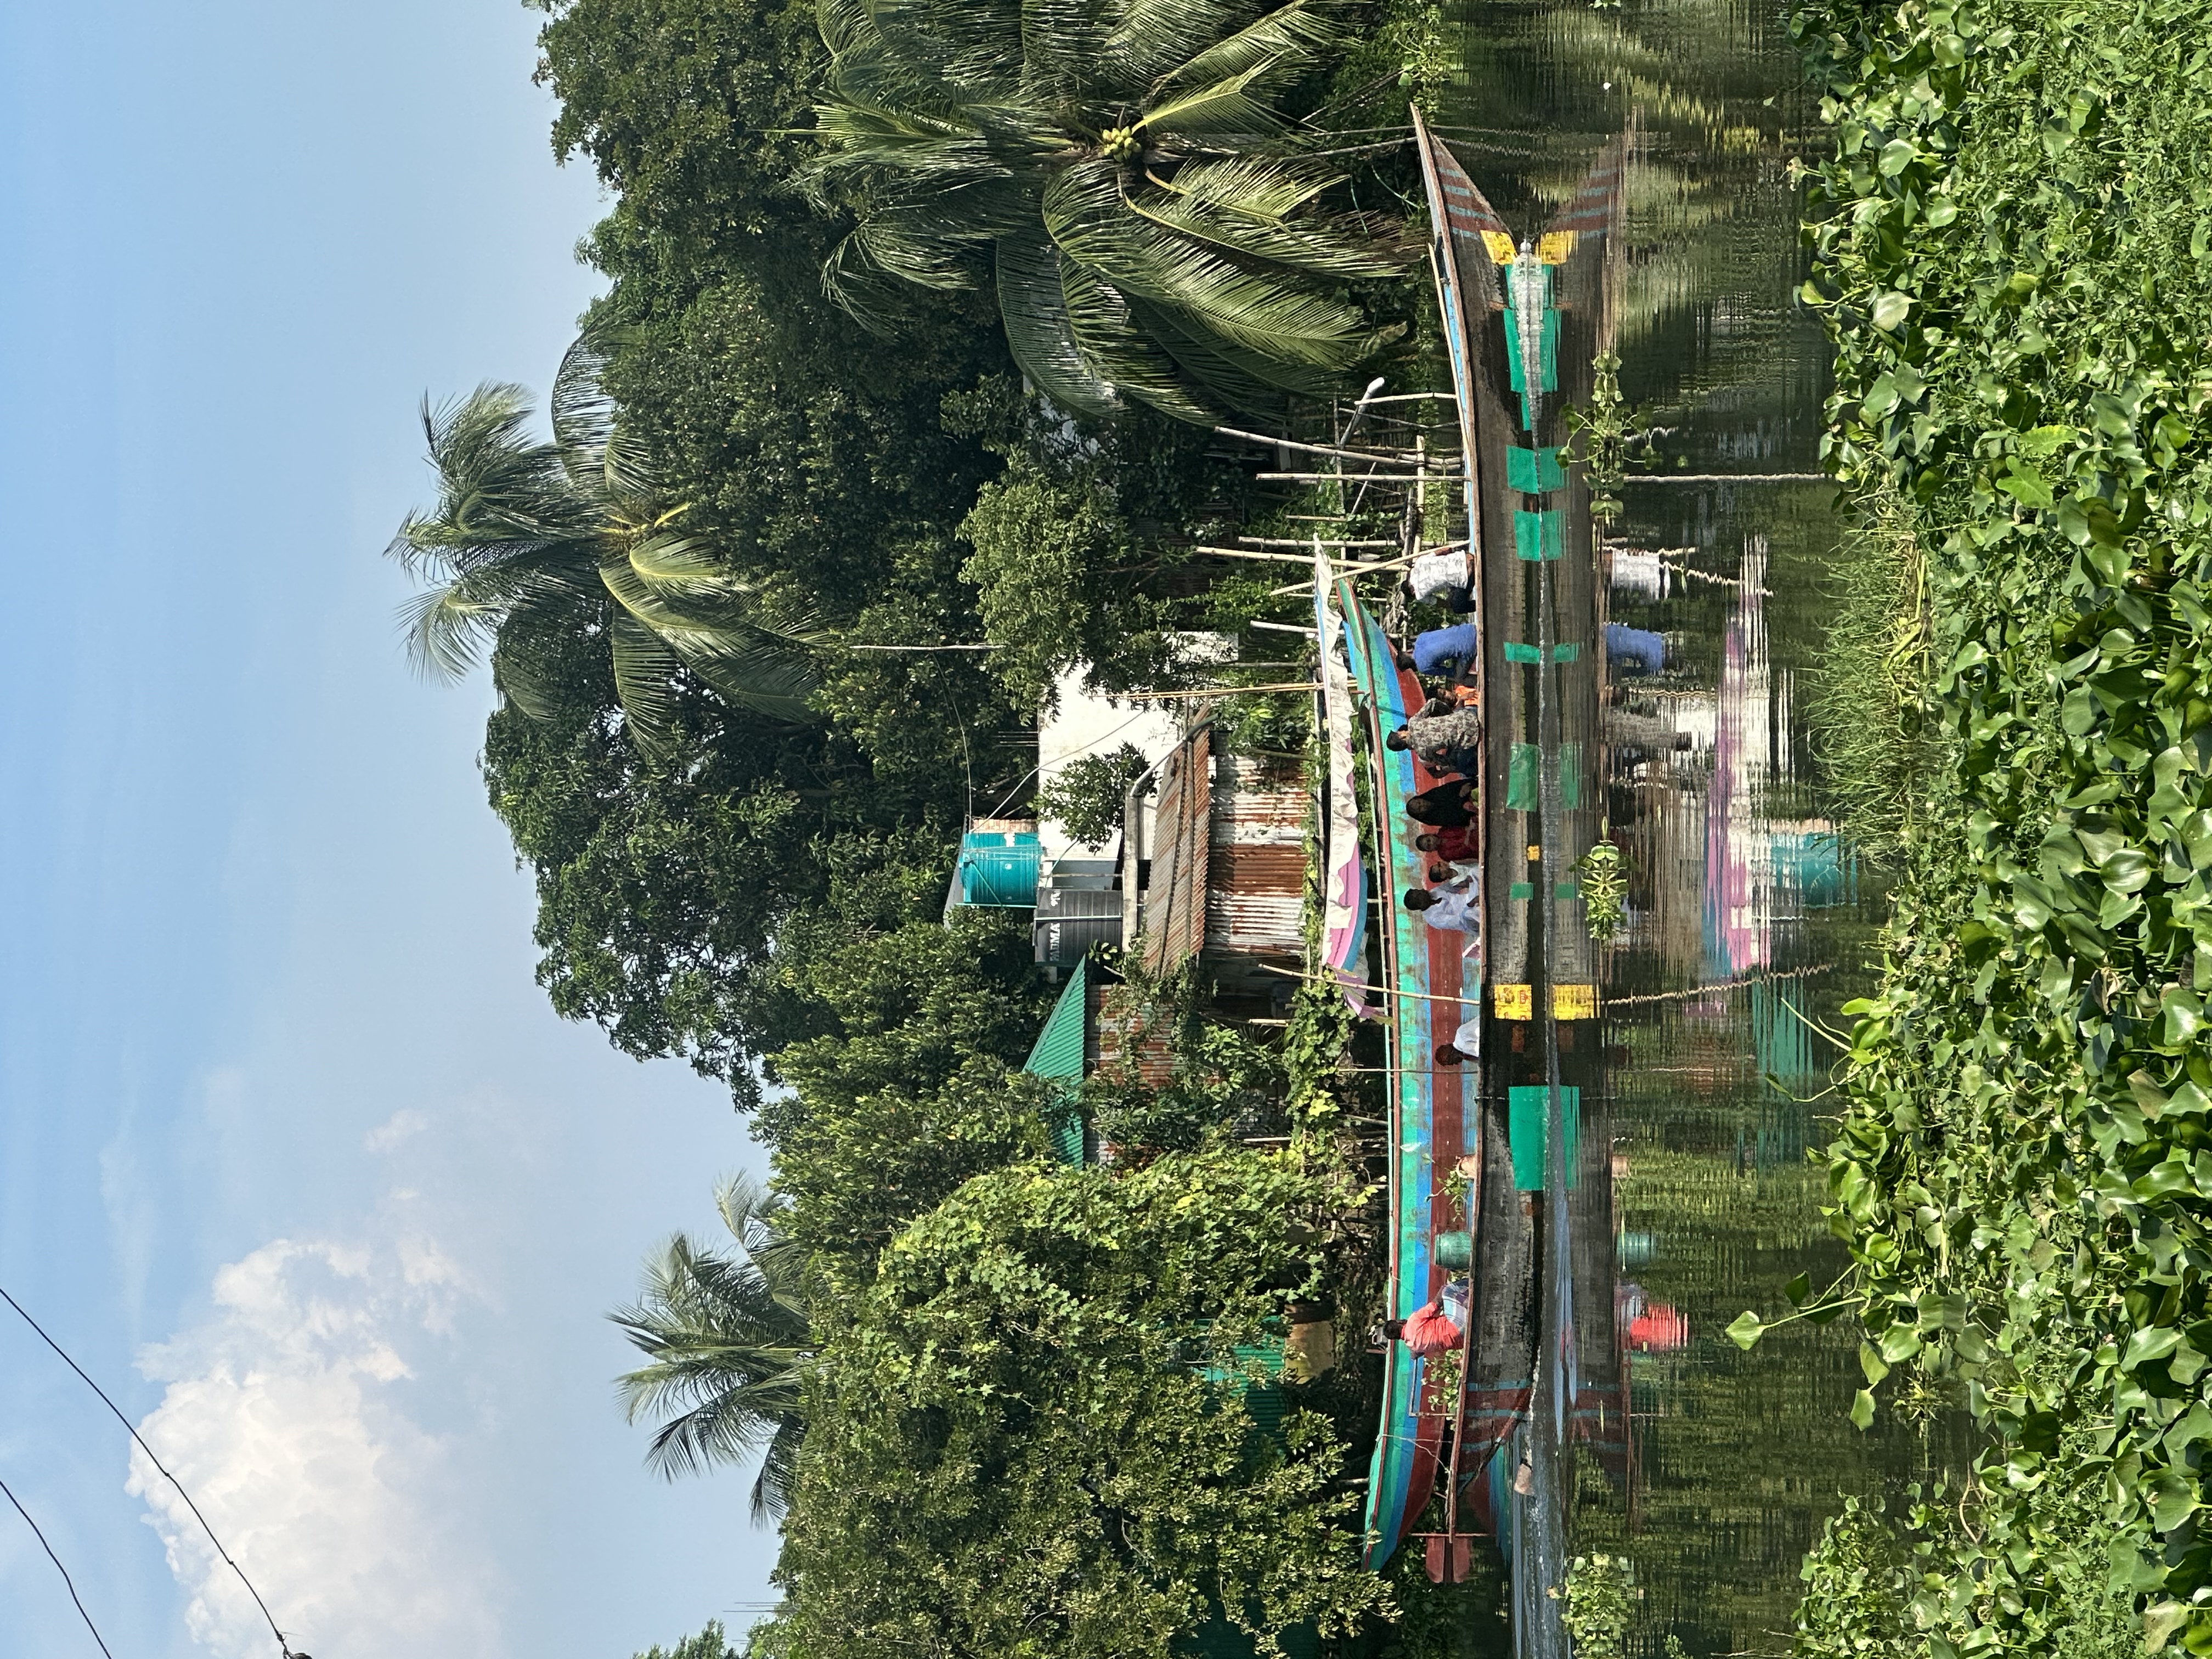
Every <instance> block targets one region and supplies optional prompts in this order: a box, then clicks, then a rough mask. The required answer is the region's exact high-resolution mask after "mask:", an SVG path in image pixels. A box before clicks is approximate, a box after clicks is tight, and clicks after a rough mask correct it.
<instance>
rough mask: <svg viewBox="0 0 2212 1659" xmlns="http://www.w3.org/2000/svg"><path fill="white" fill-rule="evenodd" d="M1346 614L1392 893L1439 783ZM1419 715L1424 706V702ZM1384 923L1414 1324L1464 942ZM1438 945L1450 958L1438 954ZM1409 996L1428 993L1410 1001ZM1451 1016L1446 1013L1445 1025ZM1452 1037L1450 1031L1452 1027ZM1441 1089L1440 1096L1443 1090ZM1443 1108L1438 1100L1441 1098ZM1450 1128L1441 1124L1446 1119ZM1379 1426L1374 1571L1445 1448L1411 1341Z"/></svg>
mask: <svg viewBox="0 0 2212 1659" xmlns="http://www.w3.org/2000/svg"><path fill="white" fill-rule="evenodd" d="M1337 593H1338V599H1339V603H1340V605H1341V606H1342V608H1343V613H1344V618H1345V636H1346V643H1347V644H1348V645H1349V646H1350V647H1351V654H1352V678H1353V679H1354V680H1355V681H1356V682H1357V683H1358V687H1359V690H1360V692H1361V697H1360V702H1361V707H1362V713H1363V714H1364V719H1365V722H1366V728H1367V730H1366V737H1367V745H1366V746H1367V751H1368V754H1369V756H1370V758H1371V760H1372V762H1373V763H1374V777H1375V785H1376V787H1375V788H1374V790H1373V792H1372V795H1371V804H1372V811H1373V823H1372V834H1373V846H1374V851H1375V864H1376V878H1377V880H1378V882H1379V883H1380V884H1381V886H1382V889H1383V892H1384V893H1385V894H1387V895H1395V893H1396V892H1397V890H1398V889H1399V886H1400V884H1401V883H1411V882H1413V881H1416V880H1418V879H1419V872H1421V871H1422V870H1423V869H1424V868H1425V855H1424V854H1422V852H1421V851H1420V849H1419V848H1417V847H1415V846H1414V845H1413V835H1414V832H1415V830H1416V829H1418V828H1419V826H1418V825H1417V824H1415V823H1414V822H1413V819H1412V818H1410V817H1408V816H1407V812H1406V803H1407V799H1410V798H1411V797H1412V796H1413V795H1414V794H1416V793H1419V791H1420V790H1421V789H1423V788H1425V787H1428V786H1429V785H1430V784H1431V783H1433V782H1435V781H1437V780H1436V779H1434V778H1433V777H1432V776H1431V775H1429V774H1428V773H1427V769H1425V768H1424V767H1421V766H1420V765H1419V764H1418V763H1416V762H1415V761H1414V759H1413V757H1412V756H1411V755H1410V754H1407V753H1403V752H1399V751H1394V750H1390V749H1389V748H1386V747H1385V746H1384V744H1383V738H1384V737H1385V736H1386V735H1387V734H1388V733H1389V732H1393V731H1395V729H1396V728H1397V727H1398V726H1402V725H1403V724H1404V723H1405V720H1406V717H1407V714H1409V713H1411V712H1412V710H1411V709H1410V708H1408V698H1409V697H1411V698H1416V699H1418V698H1419V695H1420V688H1419V682H1418V681H1416V680H1415V679H1414V678H1413V676H1412V675H1411V674H1408V673H1406V672H1404V671H1401V669H1399V667H1398V666H1397V664H1396V660H1395V659H1396V651H1395V647H1393V646H1392V644H1391V642H1390V640H1389V635H1386V634H1384V632H1383V629H1382V626H1381V624H1380V623H1377V622H1376V620H1375V618H1374V617H1373V616H1372V615H1371V614H1370V613H1369V611H1368V610H1367V608H1366V607H1365V606H1364V605H1361V604H1360V602H1359V599H1358V595H1357V594H1356V593H1354V592H1353V591H1352V584H1351V583H1350V582H1348V581H1346V582H1340V583H1339V584H1338V588H1337ZM1414 706H1416V707H1418V703H1416V704H1415V705H1414ZM1388 910H1389V922H1388V925H1387V926H1384V927H1382V928H1381V929H1380V932H1381V935H1382V939H1381V943H1382V947H1383V985H1384V987H1386V990H1387V992H1388V993H1389V994H1386V997H1385V1003H1386V1006H1385V1007H1384V1008H1383V1011H1382V1013H1383V1038H1384V1052H1385V1065H1386V1067H1387V1079H1386V1083H1387V1087H1388V1089H1389V1125H1390V1154H1389V1213H1390V1232H1389V1281H1388V1285H1387V1287H1386V1291H1385V1297H1384V1300H1385V1306H1386V1310H1387V1314H1388V1316H1389V1318H1392V1319H1395V1320H1404V1319H1409V1318H1411V1317H1412V1316H1413V1315H1414V1314H1416V1313H1418V1312H1419V1311H1420V1310H1421V1309H1422V1308H1423V1307H1425V1306H1426V1305H1427V1304H1428V1303H1429V1302H1430V1300H1431V1298H1432V1297H1434V1295H1435V1294H1436V1289H1437V1286H1436V1284H1435V1280H1436V1278H1437V1267H1436V1261H1435V1251H1434V1249H1433V1246H1432V1235H1433V1232H1434V1231H1435V1226H1434V1218H1435V1210H1436V1207H1437V1188H1438V1186H1439V1184H1440V1181H1446V1180H1449V1178H1450V1177H1449V1170H1450V1161H1451V1158H1450V1157H1448V1158H1445V1160H1444V1168H1443V1170H1438V1168H1437V1163H1438V1156H1437V1149H1438V1144H1439V1135H1438V1130H1439V1128H1440V1127H1444V1128H1445V1129H1446V1130H1447V1132H1448V1135H1449V1139H1448V1140H1446V1141H1445V1143H1444V1144H1446V1145H1449V1146H1453V1147H1454V1148H1456V1144H1457V1140H1458V1137H1459V1133H1460V1122H1461V1116H1462V1108H1461V1095H1460V1086H1459V1081H1458V1079H1457V1078H1456V1077H1455V1076H1453V1077H1449V1079H1440V1078H1439V1077H1438V1075H1437V1071H1436V1068H1435V1066H1434V1063H1433V1058H1432V1057H1433V1054H1434V1052H1435V1048H1436V1034H1437V1018H1436V1014H1435V1012H1434V1011H1435V1010H1437V1008H1439V1007H1442V1008H1447V1009H1449V1007H1450V1006H1451V1005H1450V1004H1449V1003H1441V1004H1439V1003H1433V1002H1431V1001H1430V1000H1428V998H1429V997H1430V996H1456V995H1457V994H1459V991H1458V983H1459V981H1458V972H1457V969H1458V962H1457V949H1458V947H1457V946H1456V945H1455V944H1454V943H1453V941H1454V940H1455V939H1456V938H1457V937H1458V936H1457V935H1450V934H1437V933H1436V932H1435V931H1434V930H1433V929H1431V928H1430V927H1428V926H1427V925H1426V924H1425V922H1423V921H1421V919H1420V918H1419V916H1418V915H1414V914H1413V912H1411V911H1409V910H1407V908H1405V907H1404V906H1403V905H1401V904H1397V903H1395V902H1394V903H1391V904H1389V906H1388ZM1435 939H1442V940H1443V941H1444V944H1445V946H1446V948H1445V950H1444V951H1441V952H1439V951H1434V950H1432V949H1431V941H1432V940H1435ZM1439 955H1442V956H1444V957H1448V958H1449V961H1450V963H1451V969H1452V971H1451V973H1450V974H1449V976H1448V983H1449V989H1445V988H1442V987H1437V978H1438V975H1437V972H1436V969H1437V966H1438V965H1439V963H1437V957H1438V956H1439ZM1407 992H1413V993H1419V994H1412V995H1408V994H1406V993H1407ZM1447 1018H1449V1016H1447ZM1446 1029H1447V1030H1448V1029H1449V1027H1448V1026H1447V1027H1446ZM1439 1085H1442V1086H1441V1087H1440V1086H1439ZM1447 1092H1448V1094H1449V1098H1448V1099H1447V1100H1439V1098H1438V1097H1439V1095H1440V1094H1442V1093H1447ZM1440 1116H1441V1117H1443V1119H1445V1120H1446V1121H1445V1123H1444V1124H1443V1125H1440V1124H1439V1121H1438V1120H1439V1117H1440ZM1455 1156H1456V1151H1454V1152H1453V1153H1452V1154H1451V1157H1455ZM1427 1370H1428V1366H1427V1364H1426V1362H1425V1360H1423V1359H1422V1358H1420V1357H1419V1356H1418V1355H1416V1354H1413V1353H1412V1352H1409V1351H1408V1350H1407V1348H1406V1346H1404V1344H1402V1343H1399V1342H1389V1343H1386V1344H1385V1345H1384V1350H1383V1409H1382V1421H1381V1423H1380V1424H1379V1425H1378V1427H1377V1431H1376V1439H1375V1453H1374V1456H1373V1459H1372V1461H1371V1462H1370V1465H1369V1469H1368V1482H1367V1516H1366V1531H1367V1535H1368V1549H1367V1565H1369V1566H1370V1567H1371V1568H1376V1569H1379V1568H1381V1567H1382V1566H1383V1564H1384V1563H1385V1562H1387V1561H1388V1560H1389V1559H1390V1557H1391V1556H1392V1555H1393V1554H1394V1553H1396V1550H1397V1547H1398V1545H1399V1542H1400V1541H1401V1539H1402V1538H1403V1537H1404V1536H1405V1534H1406V1533H1407V1529H1408V1528H1411V1527H1412V1526H1413V1523H1414V1522H1415V1521H1417V1520H1418V1518H1419V1514H1420V1511H1421V1510H1422V1508H1423V1507H1424V1506H1425V1504H1427V1502H1428V1500H1429V1497H1430V1495H1431V1492H1434V1490H1435V1488H1436V1481H1437V1462H1438V1460H1437V1453H1438V1451H1439V1449H1440V1448H1441V1446H1442V1443H1443V1431H1444V1425H1445V1417H1444V1414H1443V1413H1440V1412H1438V1411H1437V1410H1435V1409H1433V1408H1432V1402H1431V1400H1430V1398H1429V1395H1430V1390H1429V1388H1428V1382H1429V1379H1428V1376H1427V1375H1426V1373H1427Z"/></svg>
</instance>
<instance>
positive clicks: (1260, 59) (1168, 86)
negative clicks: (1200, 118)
mask: <svg viewBox="0 0 2212 1659" xmlns="http://www.w3.org/2000/svg"><path fill="white" fill-rule="evenodd" d="M1342 39H1343V29H1342V27H1341V26H1340V25H1339V24H1338V23H1336V22H1335V21H1334V20H1332V19H1330V18H1328V17H1325V16H1323V15H1322V11H1321V8H1320V7H1318V6H1316V5H1312V4H1310V3H1308V0H1291V3H1290V4H1289V5H1286V6H1279V7H1277V8H1276V9H1274V10H1273V11H1271V12H1268V13H1267V15H1264V16H1261V17H1257V18H1255V19H1254V20H1253V21H1251V22H1249V23H1247V24H1246V25H1245V26H1244V27H1243V28H1240V29H1238V30H1237V32H1236V33H1234V34H1231V35H1229V36H1227V37H1225V38H1224V39H1222V40H1217V41H1215V42H1214V43H1213V44H1212V45H1211V46H1205V47H1203V48H1201V49H1200V50H1199V51H1196V52H1193V53H1192V54H1191V55H1190V57H1189V58H1186V59H1185V60H1184V61H1183V62H1182V64H1179V65H1177V66H1176V68H1174V69H1172V70H1169V71H1168V72H1167V73H1166V74H1164V75H1163V76H1160V78H1159V79H1158V82H1155V83H1154V88H1153V91H1154V95H1155V96H1156V97H1159V98H1165V97H1167V96H1169V95H1170V94H1172V93H1174V92H1175V91H1176V90H1177V89H1178V88H1184V87H1196V86H1205V85H1207V84H1209V83H1211V82H1219V81H1224V80H1229V79H1231V78H1234V77H1237V76H1244V75H1248V74H1252V73H1254V72H1255V71H1256V72H1257V74H1258V81H1257V82H1255V84H1257V85H1267V86H1272V85H1273V84H1274V83H1275V82H1277V81H1279V80H1281V79H1284V78H1286V77H1287V76H1290V75H1291V74H1293V73H1295V72H1296V71H1297V70H1301V69H1303V68H1304V67H1305V66H1306V65H1307V64H1310V63H1311V62H1313V61H1314V59H1315V58H1317V57H1318V56H1319V55H1320V54H1321V53H1322V52H1325V51H1327V50H1328V48H1329V47H1331V46H1334V45H1336V44H1337V43H1338V42H1339V41H1340V40H1342Z"/></svg>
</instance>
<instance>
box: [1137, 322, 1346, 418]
mask: <svg viewBox="0 0 2212 1659" xmlns="http://www.w3.org/2000/svg"><path fill="white" fill-rule="evenodd" d="M1129 309H1130V311H1131V313H1133V315H1134V316H1135V317H1136V318H1138V319H1139V321H1140V323H1141V325H1142V326H1143V327H1144V329H1145V331H1146V333H1147V334H1148V335H1150V336H1151V337H1152V338H1153V339H1156V340H1158V342H1159V343H1160V349H1162V350H1163V351H1164V352H1166V353H1167V354H1168V356H1170V357H1171V358H1172V359H1173V360H1174V361H1175V362H1176V365H1177V366H1178V367H1179V368H1181V369H1182V372H1183V374H1186V375H1188V377H1189V378H1191V379H1192V380H1196V381H1198V382H1200V384H1202V385H1204V386H1207V387H1209V388H1211V389H1212V391H1213V392H1215V393H1216V394H1217V395H1218V396H1219V397H1220V398H1223V399H1224V400H1225V401H1226V402H1228V403H1230V404H1232V405H1234V406H1235V407H1236V408H1237V410H1240V411H1241V412H1243V413H1244V414H1246V415H1259V416H1276V417H1279V416H1281V415H1282V413H1283V412H1284V411H1283V408H1282V405H1283V402H1284V396H1285V393H1291V392H1295V393H1297V394H1298V395H1299V396H1302V397H1308V398H1318V397H1325V396H1327V395H1328V392H1329V391H1330V390H1331V389H1332V388H1333V387H1334V385H1335V384H1336V380H1335V377H1334V375H1332V374H1328V372H1327V371H1326V370H1322V369H1315V368H1305V367H1303V366H1301V365H1299V364H1297V363H1286V362H1282V361H1280V360H1279V359H1278V358H1274V357H1271V356H1267V355H1266V354H1264V353H1262V352H1257V351H1251V350H1248V349H1245V348H1244V347H1243V346H1241V345H1239V344H1237V342H1236V341H1234V340H1231V339H1229V338H1228V337H1225V336H1224V335H1222V334H1220V333H1219V332H1218V331H1215V330H1213V329H1211V328H1208V327H1206V325H1204V324H1202V323H1199V322H1195V321H1194V320H1193V319H1190V318H1188V317H1186V316H1184V315H1183V314H1182V313H1180V312H1178V311H1177V310H1176V308H1175V307H1172V306H1162V305H1155V304H1153V303H1152V302H1151V301H1145V300H1132V301H1130V302H1129Z"/></svg>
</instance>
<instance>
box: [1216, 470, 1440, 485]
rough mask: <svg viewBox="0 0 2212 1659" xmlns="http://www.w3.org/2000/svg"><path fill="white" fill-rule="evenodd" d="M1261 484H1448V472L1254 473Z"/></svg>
mask: <svg viewBox="0 0 2212 1659" xmlns="http://www.w3.org/2000/svg"><path fill="white" fill-rule="evenodd" d="M1252 476H1253V477H1255V478H1256V479H1258V480H1260V482H1261V483H1334V484H1345V483H1424V482H1427V481H1430V480H1431V479H1432V480H1433V481H1434V482H1435V483H1450V482H1451V478H1452V475H1451V474H1450V473H1448V472H1439V473H1421V472H1255V473H1254V474H1253V475H1252Z"/></svg>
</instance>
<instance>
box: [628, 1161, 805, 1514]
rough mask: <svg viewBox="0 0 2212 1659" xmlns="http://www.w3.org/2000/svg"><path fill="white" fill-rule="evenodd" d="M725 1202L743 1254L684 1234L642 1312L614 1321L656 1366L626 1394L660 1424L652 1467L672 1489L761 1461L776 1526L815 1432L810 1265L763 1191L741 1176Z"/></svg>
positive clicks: (761, 1481)
mask: <svg viewBox="0 0 2212 1659" xmlns="http://www.w3.org/2000/svg"><path fill="white" fill-rule="evenodd" d="M714 1196H715V1207H716V1208H717V1209H719V1210H720V1212H721V1215H722V1224H723V1225H725V1226H726V1227H727V1228H728V1229H729V1230H730V1237H731V1238H732V1240H734V1241H735V1242H736V1244H737V1249H736V1251H735V1253H732V1252H729V1251H727V1250H717V1249H707V1248H704V1247H702V1246H700V1245H698V1244H695V1243H693V1242H692V1241H691V1240H690V1238H689V1237H686V1236H684V1234H682V1233H678V1234H677V1235H675V1237H672V1238H671V1239H670V1240H669V1241H668V1243H667V1244H666V1245H665V1247H663V1249H661V1250H660V1252H659V1254H658V1255H655V1256H654V1257H653V1258H652V1259H651V1260H650V1261H647V1263H646V1267H645V1284H644V1289H643V1291H642V1293H641V1296H640V1297H639V1299H638V1301H637V1303H636V1304H635V1306H632V1307H627V1308H620V1309H617V1310H616V1311H615V1312H614V1313H613V1314H611V1315H610V1316H609V1317H611V1319H612V1320H613V1321H614V1322H615V1323H616V1324H617V1325H619V1326H621V1327H622V1328H623V1334H625V1335H626V1336H628V1337H629V1340H630V1342H631V1344H632V1345H633V1346H635V1347H636V1348H637V1349H638V1350H639V1351H640V1352H642V1353H643V1354H645V1356H646V1357H647V1363H646V1364H644V1365H642V1366H641V1367H640V1368H639V1369H637V1370H634V1371H629V1372H626V1373H625V1374H624V1375H623V1376H620V1377H617V1379H616V1387H617V1389H619V1390H620V1392H621V1395H622V1401H623V1410H624V1411H625V1413H627V1414H628V1416H629V1420H630V1421H631V1422H633V1423H635V1422H636V1421H637V1420H638V1419H640V1418H641V1417H645V1418H658V1419H660V1423H659V1428H658V1429H657V1430H656V1431H654V1434H653V1448H652V1449H651V1451H649V1452H648V1453H647V1456H646V1461H647V1462H648V1463H650V1464H652V1465H653V1468H656V1469H658V1470H659V1471H660V1473H661V1474H665V1475H666V1476H668V1477H669V1478H670V1479H671V1480H672V1479H674V1478H675V1477H676V1476H677V1475H679V1474H696V1473H698V1472H700V1471H701V1470H702V1469H706V1468H710V1467H712V1466H713V1465H715V1464H718V1463H735V1462H743V1461H744V1460H747V1459H749V1458H750V1457H752V1456H754V1455H759V1456H760V1459H761V1467H760V1473H759V1474H758V1475H757V1477H756V1478H755V1480H754V1481H753V1493H752V1511H753V1519H754V1521H755V1522H766V1521H769V1520H772V1519H774V1518H775V1516H780V1515H781V1514H782V1513H783V1511H784V1510H785V1508H786V1506H787V1504H788V1503H789V1502H790V1498H791V1480H792V1471H793V1467H794V1462H795V1460H796V1458H797V1456H798V1452H799V1439H800V1437H801V1436H802V1435H803V1434H804V1433H805V1417H804V1415H803V1413H802V1412H801V1409H800V1406H801V1397H802V1392H803V1385H804V1380H805V1370H806V1367H807V1365H808V1364H809V1363H810V1362H811V1360H812V1358H813V1357H814V1354H813V1346H814V1345H813V1340H812V1337H811V1334H810V1331H809V1328H808V1322H807V1295H808V1291H807V1271H806V1258H805V1254H804V1253H803V1252H802V1251H801V1250H799V1249H798V1248H797V1247H796V1246H794V1245H793V1243H792V1242H791V1241H790V1240H788V1239H787V1238H784V1237H781V1235H780V1234H779V1233H778V1231H777V1228H776V1222H777V1215H776V1211H777V1208H778V1206H777V1204H776V1203H775V1201H774V1200H771V1199H770V1198H769V1194H767V1192H766V1191H765V1190H763V1188H760V1187H759V1186H757V1184H755V1183H754V1182H751V1181H750V1180H749V1179H747V1178H745V1177H743V1176H740V1177H738V1178H737V1179H734V1180H732V1181H729V1182H725V1183H724V1185H723V1186H722V1188H721V1190H720V1192H718V1193H716V1194H715V1195H714Z"/></svg>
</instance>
